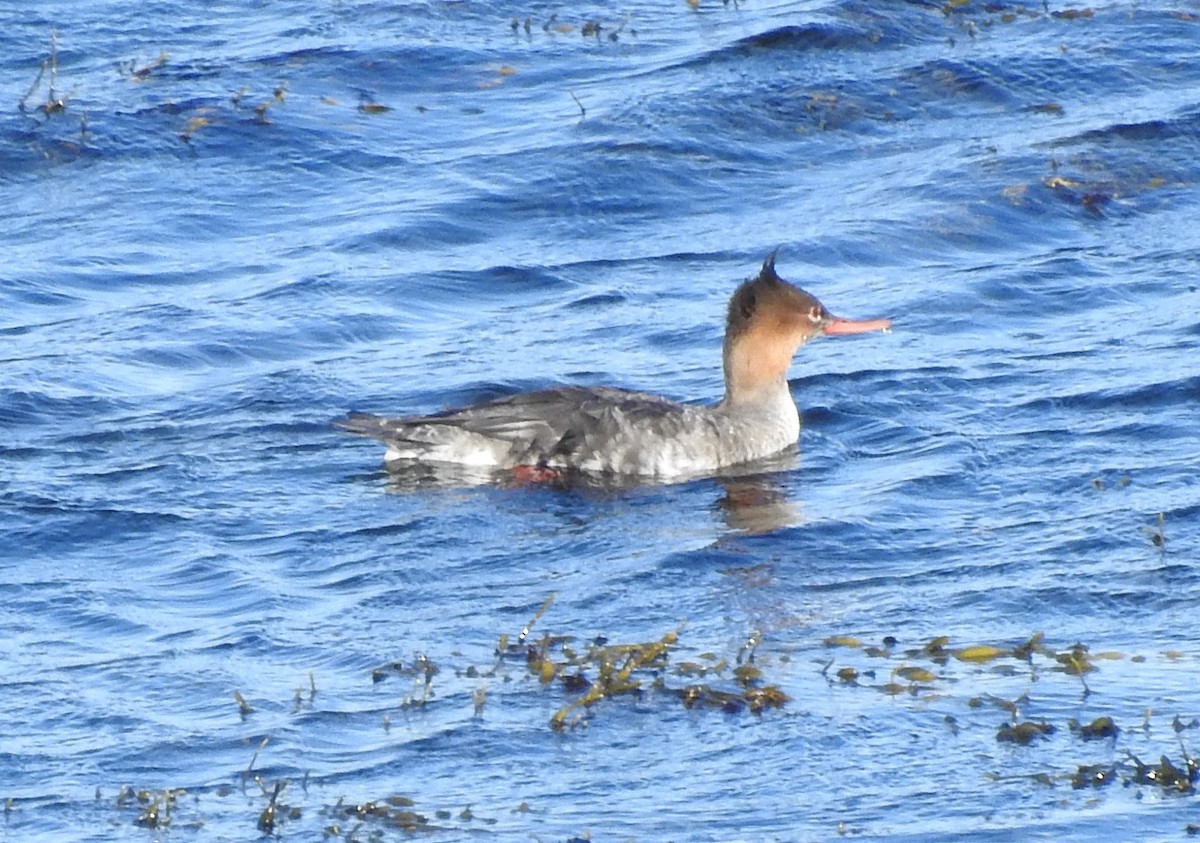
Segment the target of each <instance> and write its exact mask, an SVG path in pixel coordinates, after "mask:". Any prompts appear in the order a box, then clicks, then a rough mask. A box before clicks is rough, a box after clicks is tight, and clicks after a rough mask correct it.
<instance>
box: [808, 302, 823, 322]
mask: <svg viewBox="0 0 1200 843" xmlns="http://www.w3.org/2000/svg"><path fill="white" fill-rule="evenodd" d="M808 318H809V319H811V320H812V321H813V322H820V321H821V308H819V307H816V306H814V307H813V308H812V309H811V310H810V311H808Z"/></svg>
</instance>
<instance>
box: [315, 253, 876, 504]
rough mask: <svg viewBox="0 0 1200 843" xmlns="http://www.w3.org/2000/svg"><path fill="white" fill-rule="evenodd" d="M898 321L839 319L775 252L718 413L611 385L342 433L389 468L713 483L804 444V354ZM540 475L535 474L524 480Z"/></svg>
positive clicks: (739, 334)
mask: <svg viewBox="0 0 1200 843" xmlns="http://www.w3.org/2000/svg"><path fill="white" fill-rule="evenodd" d="M891 324H892V323H891V320H890V319H870V320H864V321H852V320H849V319H840V318H838V317H836V316H833V315H831V314H830V313H829V311H828V310H826V309H825V306H824V305H822V304H821V303H820V302H819V301H817V299H816V298H815V297H813V296H812V295H810V294H809V293H806V292H805V291H804V290H801V289H800V288H799V287H796V286H794V285H792V284H790V283H788V282H787V281H784V280H783V279H782V278H780V277H779V276H778V275H777V274H776V273H775V252H772V253H771V254H770V255H769V256H768V257H767V259H766V261H765V262H764V263H763V267H762V271H761V272H760V273H759V274H758V277H757V278H753V279H751V280H749V281H746V282H745V283H743V284H742V285H741V286H740V287H738V288H737V290H736V291H735V292H734V294H733V297H732V298H731V299H730V301H729V315H728V321H727V323H726V328H725V345H724V362H725V397H724V399H723V400H722V401H721V402H720V403H719V404H715V405H712V406H698V405H693V404H680V403H677V402H675V401H671V400H669V399H667V398H663V397H660V396H658V395H650V394H647V393H642V392H629V391H627V390H623V389H613V388H611V387H581V386H565V387H552V388H550V389H542V390H539V391H537V392H529V393H524V394H520V395H513V396H510V397H507V398H500V399H498V400H495V401H489V402H487V403H485V404H479V405H476V406H472V407H466V408H463V409H459V410H449V411H446V412H442V413H436V414H434V415H430V416H406V417H401V418H394V419H389V418H381V417H379V416H373V415H368V414H363V413H354V414H351V415H350V416H349V417H348V418H347V419H345V420H344V421H339V422H336V424H337V426H338V427H341V428H343V429H345V430H348V431H350V432H351V433H356V434H359V435H361V436H369V437H371V438H373V439H379V440H381V441H382V442H383V443H384V444H385V445H387V447H388V450H387V453H386V454H385V455H384V461H385V462H386V463H387V465H388V467H389V468H403V467H404V466H405V465H410V466H411V465H414V464H423V463H441V464H447V463H448V464H455V465H461V466H471V467H477V468H490V469H497V470H504V469H514V470H515V471H516V472H518V474H523V475H524V476H533V477H536V478H538V479H543V478H546V477H554V476H556V475H557V474H558V473H561V472H570V471H580V472H585V473H589V474H607V475H622V476H630V477H635V478H636V477H640V478H645V479H654V480H660V481H661V480H671V479H682V478H687V477H695V476H697V475H703V474H709V473H713V472H716V471H718V470H720V469H723V468H727V467H729V466H735V465H740V464H743V463H749V462H753V461H754V460H759V459H762V458H764V457H768V456H771V455H773V454H777V453H779V452H780V451H783V450H785V449H787V448H789V447H791V446H792V445H794V444H795V442H796V440H797V438H798V437H799V435H800V414H799V412H798V411H797V410H796V404H795V402H794V401H793V400H792V394H791V391H790V390H789V389H788V382H787V371H788V367H789V366H790V365H791V362H792V355H794V354H795V353H796V349H798V348H799V347H800V346H802V345H804V343H806V342H807V341H808V340H810V339H812V338H813V337H815V336H817V335H819V334H830V335H840V334H859V333H864V332H867V331H885V330H887V329H888V328H890V327H891ZM526 472H534V473H533V474H532V475H528V474H524V473H526Z"/></svg>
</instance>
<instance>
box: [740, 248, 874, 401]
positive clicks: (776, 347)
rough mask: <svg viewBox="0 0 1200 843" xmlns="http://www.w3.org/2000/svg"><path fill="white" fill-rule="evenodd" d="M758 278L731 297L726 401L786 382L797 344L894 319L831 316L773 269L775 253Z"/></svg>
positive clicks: (747, 397) (855, 331)
mask: <svg viewBox="0 0 1200 843" xmlns="http://www.w3.org/2000/svg"><path fill="white" fill-rule="evenodd" d="M777 252H778V250H776V251H775V252H771V254H769V255H768V256H767V259H766V261H764V262H763V266H762V271H761V272H759V274H758V277H757V278H753V279H751V280H749V281H746V282H745V283H743V284H742V285H741V286H740V287H738V288H737V290H736V291H735V292H734V294H733V297H732V298H731V299H730V300H729V317H728V321H727V322H726V326H725V349H724V359H725V401H726V402H727V403H729V402H733V403H737V402H741V401H752V400H754V399H755V398H756V397H757V396H761V395H763V391H764V390H769V389H772V388H777V387H778V385H779V384H780V383H783V382H786V380H787V371H788V367H789V366H791V363H792V356H793V355H794V354H795V353H796V349H798V348H799V347H800V346H802V345H804V343H806V342H808V341H809V340H810V339H812V338H813V337H815V336H819V335H821V334H831V335H838V334H861V333H865V332H867V331H884V330H887V329H888V328H890V327H891V325H892V321H891V320H890V319H868V320H862V321H855V320H851V319H842V318H840V317H837V316H834V315H832V314H831V313H830V312H829V311H828V310H826V309H825V305H823V304H821V302H820V301H818V300H817V298H816V297H815V296H813V295H811V294H810V293H806V292H805V291H804V290H801V289H800V288H799V287H797V286H795V285H794V284H789V283H788V282H787V281H784V280H783V279H782V278H780V277H779V275H778V274H776V272H775V255H776V253H777Z"/></svg>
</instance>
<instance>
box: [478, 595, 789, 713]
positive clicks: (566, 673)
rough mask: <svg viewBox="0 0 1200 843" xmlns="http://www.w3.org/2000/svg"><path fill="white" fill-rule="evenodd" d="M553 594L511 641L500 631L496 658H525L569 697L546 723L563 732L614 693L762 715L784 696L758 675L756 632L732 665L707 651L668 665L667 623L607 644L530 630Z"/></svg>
mask: <svg viewBox="0 0 1200 843" xmlns="http://www.w3.org/2000/svg"><path fill="white" fill-rule="evenodd" d="M552 602H553V595H551V596H550V597H549V598H547V599H546V601H545V602H544V603H543V604H542V606H541V608H540V609H539V610H538V611H537V613H536V614H535V615H534V617H533V618H532V619H531V620H530V621H529V623H528V624H526V625H525V627H524V629H522V630H521V633H520V635H518V636H517V640H516V642H512V641H511V639H510V636H508V635H502V636H500V639H499V643H498V644H497V647H496V652H497V654H498V655H499V656H500V658H501V659H502V660H509V661H524V662H525V664H526V665H527V667H528V670H529V672H530V673H531V674H532V675H533V676H535V677H536V678H537V679H538V680H539V682H540V683H541V684H542V685H543V686H548V687H549V686H552V685H553V684H555V682H556V681H557V687H558V688H559V689H561V690H562V691H563V692H564V693H566V694H568V695H569V696H571V697H573V699H570V700H569V701H568V702H567V704H566V705H564V706H562V707H561V708H560V709H559V710H558V711H557V712H555V713H554V715H553V716H552V717H551V718H550V726H551V728H553V729H554V730H555V731H562V730H565V729H567V728H573V727H577V726H580V725H583V724H585V723H586V722H587V717H588V714H589V712H590V711H591V710H592V708H593V706H595V705H596V704H597V703H600V702H601V701H604V700H613V699H615V698H618V697H631V698H634V699H643V698H645V696H646V695H647V694H649V693H651V692H654V693H658V694H661V695H662V696H663V697H664V698H666V697H675V698H677V699H679V700H680V701H681V702H682V703H683V705H684V706H685V707H686V708H689V709H693V708H709V709H717V710H720V711H724V712H726V713H729V714H737V713H740V712H743V711H747V710H748V711H750V712H752V713H755V714H760V713H762V712H763V711H765V710H767V709H770V708H779V707H782V706H783V705H784V704H786V703H787V702H788V701H789V697H788V695H787V694H785V693H784V692H783V690H782V689H780V688H779V687H778V686H776V685H771V684H767V683H765V682H764V675H763V671H762V669H761V668H760V667H759V666H758V664H756V660H755V654H756V651H757V649H758V646H759V644H760V643H761V635H760V634H759V633H757V632H756V633H753V634H751V635H750V636H749V637H748V638H747V640H746V642H745V643H744V644H743V645H742V647H741V649H740V651H739V652H738V654H737V656H736V657H735V666H733V667H730V666H729V662H728V660H725V659H722V660H718V659H716V658H715V657H714V656H712V655H711V654H707V655H708V656H709V658H707V659H704V661H705V662H707V663H701V662H697V661H681V662H679V663H677V664H673V663H672V661H671V654H672V651H673V650H675V649H676V648H677V645H678V641H679V634H680V630H678V629H676V630H672V631H670V632H667V633H666V634H664V635H663V636H662V637H661V638H659V639H658V640H655V641H646V642H641V643H634V644H613V643H610V642H609V641H608V640H607V639H605V638H596V639H593V640H591V641H589V642H587V643H586V644H584V645H583V646H578V645H576V643H575V638H574V637H573V636H569V635H550V634H545V635H543V636H541V637H540V638H537V639H534V638H532V637H531V634H530V633H531V630H532V629H533V626H534V625H535V624H536V623H537V622H538V620H540V619H541V617H542V616H543V615H544V614H545V613H546V610H547V609H549V607H550V604H551V603H552ZM676 677H683V678H687V679H697V678H703V679H707V678H710V677H711V678H712V679H716V680H722V682H721V683H714V682H688V683H683V684H679V683H677V682H675V681H674V679H675V678H676Z"/></svg>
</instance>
